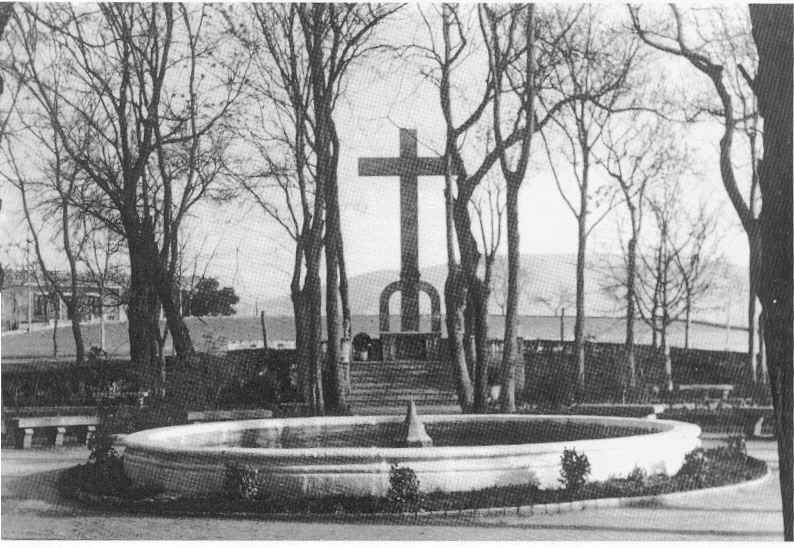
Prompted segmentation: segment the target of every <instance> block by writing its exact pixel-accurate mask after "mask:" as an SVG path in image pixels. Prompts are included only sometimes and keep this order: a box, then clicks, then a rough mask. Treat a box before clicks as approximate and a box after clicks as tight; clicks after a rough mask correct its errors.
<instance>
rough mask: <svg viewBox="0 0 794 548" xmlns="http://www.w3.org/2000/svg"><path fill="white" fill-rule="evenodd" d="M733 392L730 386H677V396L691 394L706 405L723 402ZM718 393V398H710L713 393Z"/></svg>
mask: <svg viewBox="0 0 794 548" xmlns="http://www.w3.org/2000/svg"><path fill="white" fill-rule="evenodd" d="M732 391H733V385H732V384H679V385H678V395H679V396H682V395H683V394H682V392H683V393H693V394H694V396H695V397H698V398H699V399H703V400H705V401H706V402H708V403H716V402H724V401H725V400H727V399H728V397H729V396H730V395H731V392H732ZM715 392H716V393H719V396H718V397H716V398H715V397H712V395H713V394H714V393H715Z"/></svg>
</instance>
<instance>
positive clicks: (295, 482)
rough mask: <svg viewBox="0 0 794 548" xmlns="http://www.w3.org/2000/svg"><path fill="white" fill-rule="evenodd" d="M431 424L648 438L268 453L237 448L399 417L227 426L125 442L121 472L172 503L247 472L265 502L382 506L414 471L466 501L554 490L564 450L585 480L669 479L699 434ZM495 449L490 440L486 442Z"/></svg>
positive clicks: (672, 426) (622, 423)
mask: <svg viewBox="0 0 794 548" xmlns="http://www.w3.org/2000/svg"><path fill="white" fill-rule="evenodd" d="M423 420H424V422H425V424H427V425H431V424H432V423H434V422H442V423H443V422H453V421H455V422H458V423H465V422H471V423H472V424H475V423H480V424H479V425H480V426H482V423H483V422H486V423H487V422H493V423H499V422H504V421H517V420H519V421H541V422H543V421H546V422H549V421H550V422H557V423H565V424H577V423H578V424H596V425H611V426H615V427H624V428H639V429H644V430H646V431H647V432H648V433H645V434H641V435H631V436H624V437H617V438H604V439H590V440H576V441H566V442H553V443H536V444H533V443H527V444H517V445H485V446H450V447H426V448H396V447H334V448H326V447H311V448H300V449H272V448H247V447H239V445H240V441H241V439H242V438H243V437H244V436H247V435H250V434H246V432H251V431H254V432H256V434H255V435H267V434H266V433H267V431H268V429H270V430H272V431H273V434H274V435H277V434H276V433H275V432H276V431H279V430H283V429H290V428H292V429H301V428H308V429H312V428H314V429H317V428H322V427H323V426H324V425H334V426H335V427H339V426H344V425H347V426H350V427H353V426H354V425H361V424H364V425H373V426H376V425H378V424H383V423H386V422H392V423H396V422H400V421H402V417H399V416H390V417H372V416H368V417H322V418H320V417H312V418H303V419H273V420H268V421H236V422H226V423H215V424H212V423H210V424H197V425H189V426H178V427H169V428H159V429H156V430H150V431H143V432H138V433H135V434H132V435H130V436H128V437H127V438H126V440H125V442H126V451H125V457H124V469H125V471H126V472H127V474H128V475H129V477H130V478H131V479H132V480H133V482H134V483H136V484H138V485H154V486H158V487H160V488H163V489H165V490H166V491H171V492H178V493H191V494H199V493H213V492H220V491H222V489H223V482H224V475H225V466H226V465H227V464H231V463H236V464H239V465H249V466H251V467H253V468H256V469H257V470H259V471H261V472H263V473H264V474H266V475H267V476H268V477H269V478H270V480H271V481H272V486H271V487H270V489H271V491H272V492H273V494H274V495H301V496H321V495H329V494H346V495H376V496H383V495H385V494H386V493H387V491H388V487H389V479H388V478H389V470H390V467H391V465H393V464H396V465H399V466H408V467H410V468H411V469H413V470H414V471H415V472H416V474H417V476H418V478H419V480H420V484H421V488H422V490H424V491H426V492H430V491H434V490H443V491H467V490H472V489H481V488H486V487H492V486H502V485H520V484H526V483H528V482H530V481H532V480H535V481H537V482H538V483H539V485H540V486H541V487H543V488H554V487H558V486H559V482H558V479H559V476H560V456H561V455H562V452H563V450H565V449H575V450H576V451H578V452H580V453H584V454H586V455H587V457H588V459H589V461H590V464H591V475H590V479H592V480H606V479H608V478H609V477H610V476H625V475H628V474H629V473H630V472H631V471H632V470H633V469H634V468H635V467H640V468H643V469H645V470H646V471H647V472H648V473H649V474H653V473H660V472H664V473H667V474H674V473H676V472H677V471H678V469H679V468H680V467H681V465H682V463H683V459H684V455H685V454H686V453H687V452H689V451H691V450H692V449H694V448H695V447H698V446H699V445H700V440H699V437H698V436H699V434H700V429H699V428H698V427H697V426H695V425H691V424H686V423H678V422H673V421H649V420H642V419H630V418H615V417H594V416H588V417H581V416H551V415H549V416H545V415H535V416H530V415H456V416H427V417H423ZM495 441H496V440H495Z"/></svg>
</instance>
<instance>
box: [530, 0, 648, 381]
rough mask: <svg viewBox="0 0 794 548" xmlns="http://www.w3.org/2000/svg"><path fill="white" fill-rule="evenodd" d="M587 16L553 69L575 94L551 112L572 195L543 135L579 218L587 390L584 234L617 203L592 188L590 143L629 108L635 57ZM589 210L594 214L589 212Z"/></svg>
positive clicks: (622, 40) (630, 45)
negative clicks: (561, 109)
mask: <svg viewBox="0 0 794 548" xmlns="http://www.w3.org/2000/svg"><path fill="white" fill-rule="evenodd" d="M586 9H587V15H586V16H585V17H583V18H581V24H579V25H577V26H576V27H575V29H574V30H575V32H573V33H570V34H566V36H565V38H564V44H565V47H564V49H563V59H564V63H563V67H562V68H560V69H558V70H555V72H554V79H555V82H556V85H557V88H558V89H560V90H562V91H563V93H566V94H567V95H569V96H575V97H577V99H576V100H574V101H571V102H570V103H568V108H566V109H565V111H564V112H563V113H561V115H560V116H557V117H555V122H556V125H557V127H558V128H559V129H560V130H561V131H560V133H561V135H562V140H563V142H564V145H563V150H564V151H565V152H564V155H565V159H566V162H567V163H568V164H569V165H570V166H571V171H572V172H573V175H574V179H575V181H576V189H575V192H574V194H575V196H574V197H569V196H568V192H570V191H567V192H566V190H565V189H564V185H563V184H562V181H561V179H560V177H559V174H558V172H557V170H556V169H555V168H554V165H553V163H552V159H551V151H550V148H549V145H548V140H547V137H546V136H545V135H544V136H543V138H544V144H545V145H546V150H547V154H548V155H549V162H550V163H552V164H551V165H552V173H553V176H554V180H555V182H556V184H557V188H558V190H559V191H560V194H561V196H562V197H563V200H564V201H565V204H566V205H567V206H568V209H569V210H570V211H571V214H572V215H573V216H574V218H575V219H576V222H577V255H576V323H575V326H574V346H575V355H576V361H577V369H578V375H577V383H576V384H577V389H578V391H579V392H582V391H584V389H585V351H584V342H585V341H584V331H585V325H584V324H585V293H584V283H585V280H584V276H585V266H586V246H587V239H588V237H589V235H590V233H591V232H592V231H593V229H594V228H595V227H596V226H597V225H598V224H599V223H600V222H601V221H602V220H603V219H604V217H605V216H606V215H607V214H608V213H609V211H610V210H611V209H612V207H613V206H614V205H615V203H616V202H615V199H614V198H615V193H614V191H613V189H612V188H611V187H610V186H608V185H600V186H598V187H595V188H594V187H593V182H592V181H591V167H592V164H593V161H594V159H593V151H594V148H595V147H596V146H597V145H598V144H599V142H600V141H601V138H602V135H603V132H604V129H605V128H606V126H607V123H608V122H609V120H610V118H611V117H612V116H613V115H615V114H617V113H620V112H621V111H624V110H626V109H629V108H630V107H631V106H632V105H631V102H630V101H627V99H629V94H628V92H629V85H630V82H629V77H630V72H631V70H632V68H633V66H634V64H635V61H636V54H637V43H636V42H635V41H633V40H630V39H628V38H627V37H626V36H624V35H622V33H621V32H620V31H615V30H610V29H607V28H604V27H603V25H602V24H601V22H599V21H598V19H597V17H596V16H595V14H594V12H593V8H591V7H588V8H586ZM591 215H592V217H591Z"/></svg>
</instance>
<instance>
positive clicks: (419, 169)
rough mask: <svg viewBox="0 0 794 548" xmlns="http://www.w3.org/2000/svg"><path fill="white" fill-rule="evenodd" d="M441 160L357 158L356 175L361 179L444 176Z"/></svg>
mask: <svg viewBox="0 0 794 548" xmlns="http://www.w3.org/2000/svg"><path fill="white" fill-rule="evenodd" d="M444 173H445V170H444V159H443V158H422V157H418V158H359V159H358V174H359V175H360V176H362V177H396V176H404V175H414V176H417V177H425V176H433V175H444Z"/></svg>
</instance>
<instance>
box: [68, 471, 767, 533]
mask: <svg viewBox="0 0 794 548" xmlns="http://www.w3.org/2000/svg"><path fill="white" fill-rule="evenodd" d="M771 476H772V469H771V467H769V465H767V469H766V473H765V474H764V475H763V476H761V477H758V478H755V479H752V480H748V481H743V482H740V483H733V484H730V485H720V486H718V487H706V488H704V489H692V490H689V491H678V492H675V493H663V494H659V495H643V496H637V497H611V498H600V499H585V500H575V501H570V502H552V503H547V504H534V505H532V504H530V505H524V506H502V507H490V508H463V509H459V510H433V511H430V512H404V513H402V514H398V513H387V512H378V513H374V512H373V513H371V514H344V513H342V514H335V513H330V512H328V513H316V514H290V513H285V512H281V513H260V512H245V511H240V512H190V511H176V512H174V514H175V515H180V516H193V517H197V516H198V517H218V518H244V519H245V518H257V519H267V518H280V519H283V518H292V519H305V518H318V519H329V518H336V519H341V520H343V521H346V520H350V519H351V518H357V519H371V518H389V519H392V520H394V519H405V518H414V519H418V518H439V517H442V518H446V517H466V516H468V517H477V516H495V515H502V516H507V515H517V516H533V515H535V514H538V515H550V514H564V513H569V512H575V511H582V510H588V509H592V508H621V507H630V506H638V505H642V504H643V503H659V502H673V501H680V500H686V499H688V498H691V497H694V496H699V495H713V494H723V493H731V492H733V491H739V490H741V489H745V488H750V487H755V486H757V485H760V484H761V483H763V482H765V481H766V480H768V479H769V478H770V477H771ZM75 495H76V496H75V498H76V499H77V500H78V501H79V502H81V503H88V504H90V505H103V503H106V502H108V501H110V502H112V503H115V504H113V506H115V508H114V509H118V510H126V511H130V510H129V509H126V508H124V506H125V505H124V501H123V499H121V498H119V497H114V496H100V495H93V494H90V493H86V492H83V491H80V492H78V493H75ZM106 508H107V507H106ZM111 508H112V507H111ZM111 508H107V509H111ZM132 512H133V513H136V514H137V513H140V510H137V509H135V510H132ZM144 513H145V510H144ZM165 514H171V512H168V511H166V512H165Z"/></svg>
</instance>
